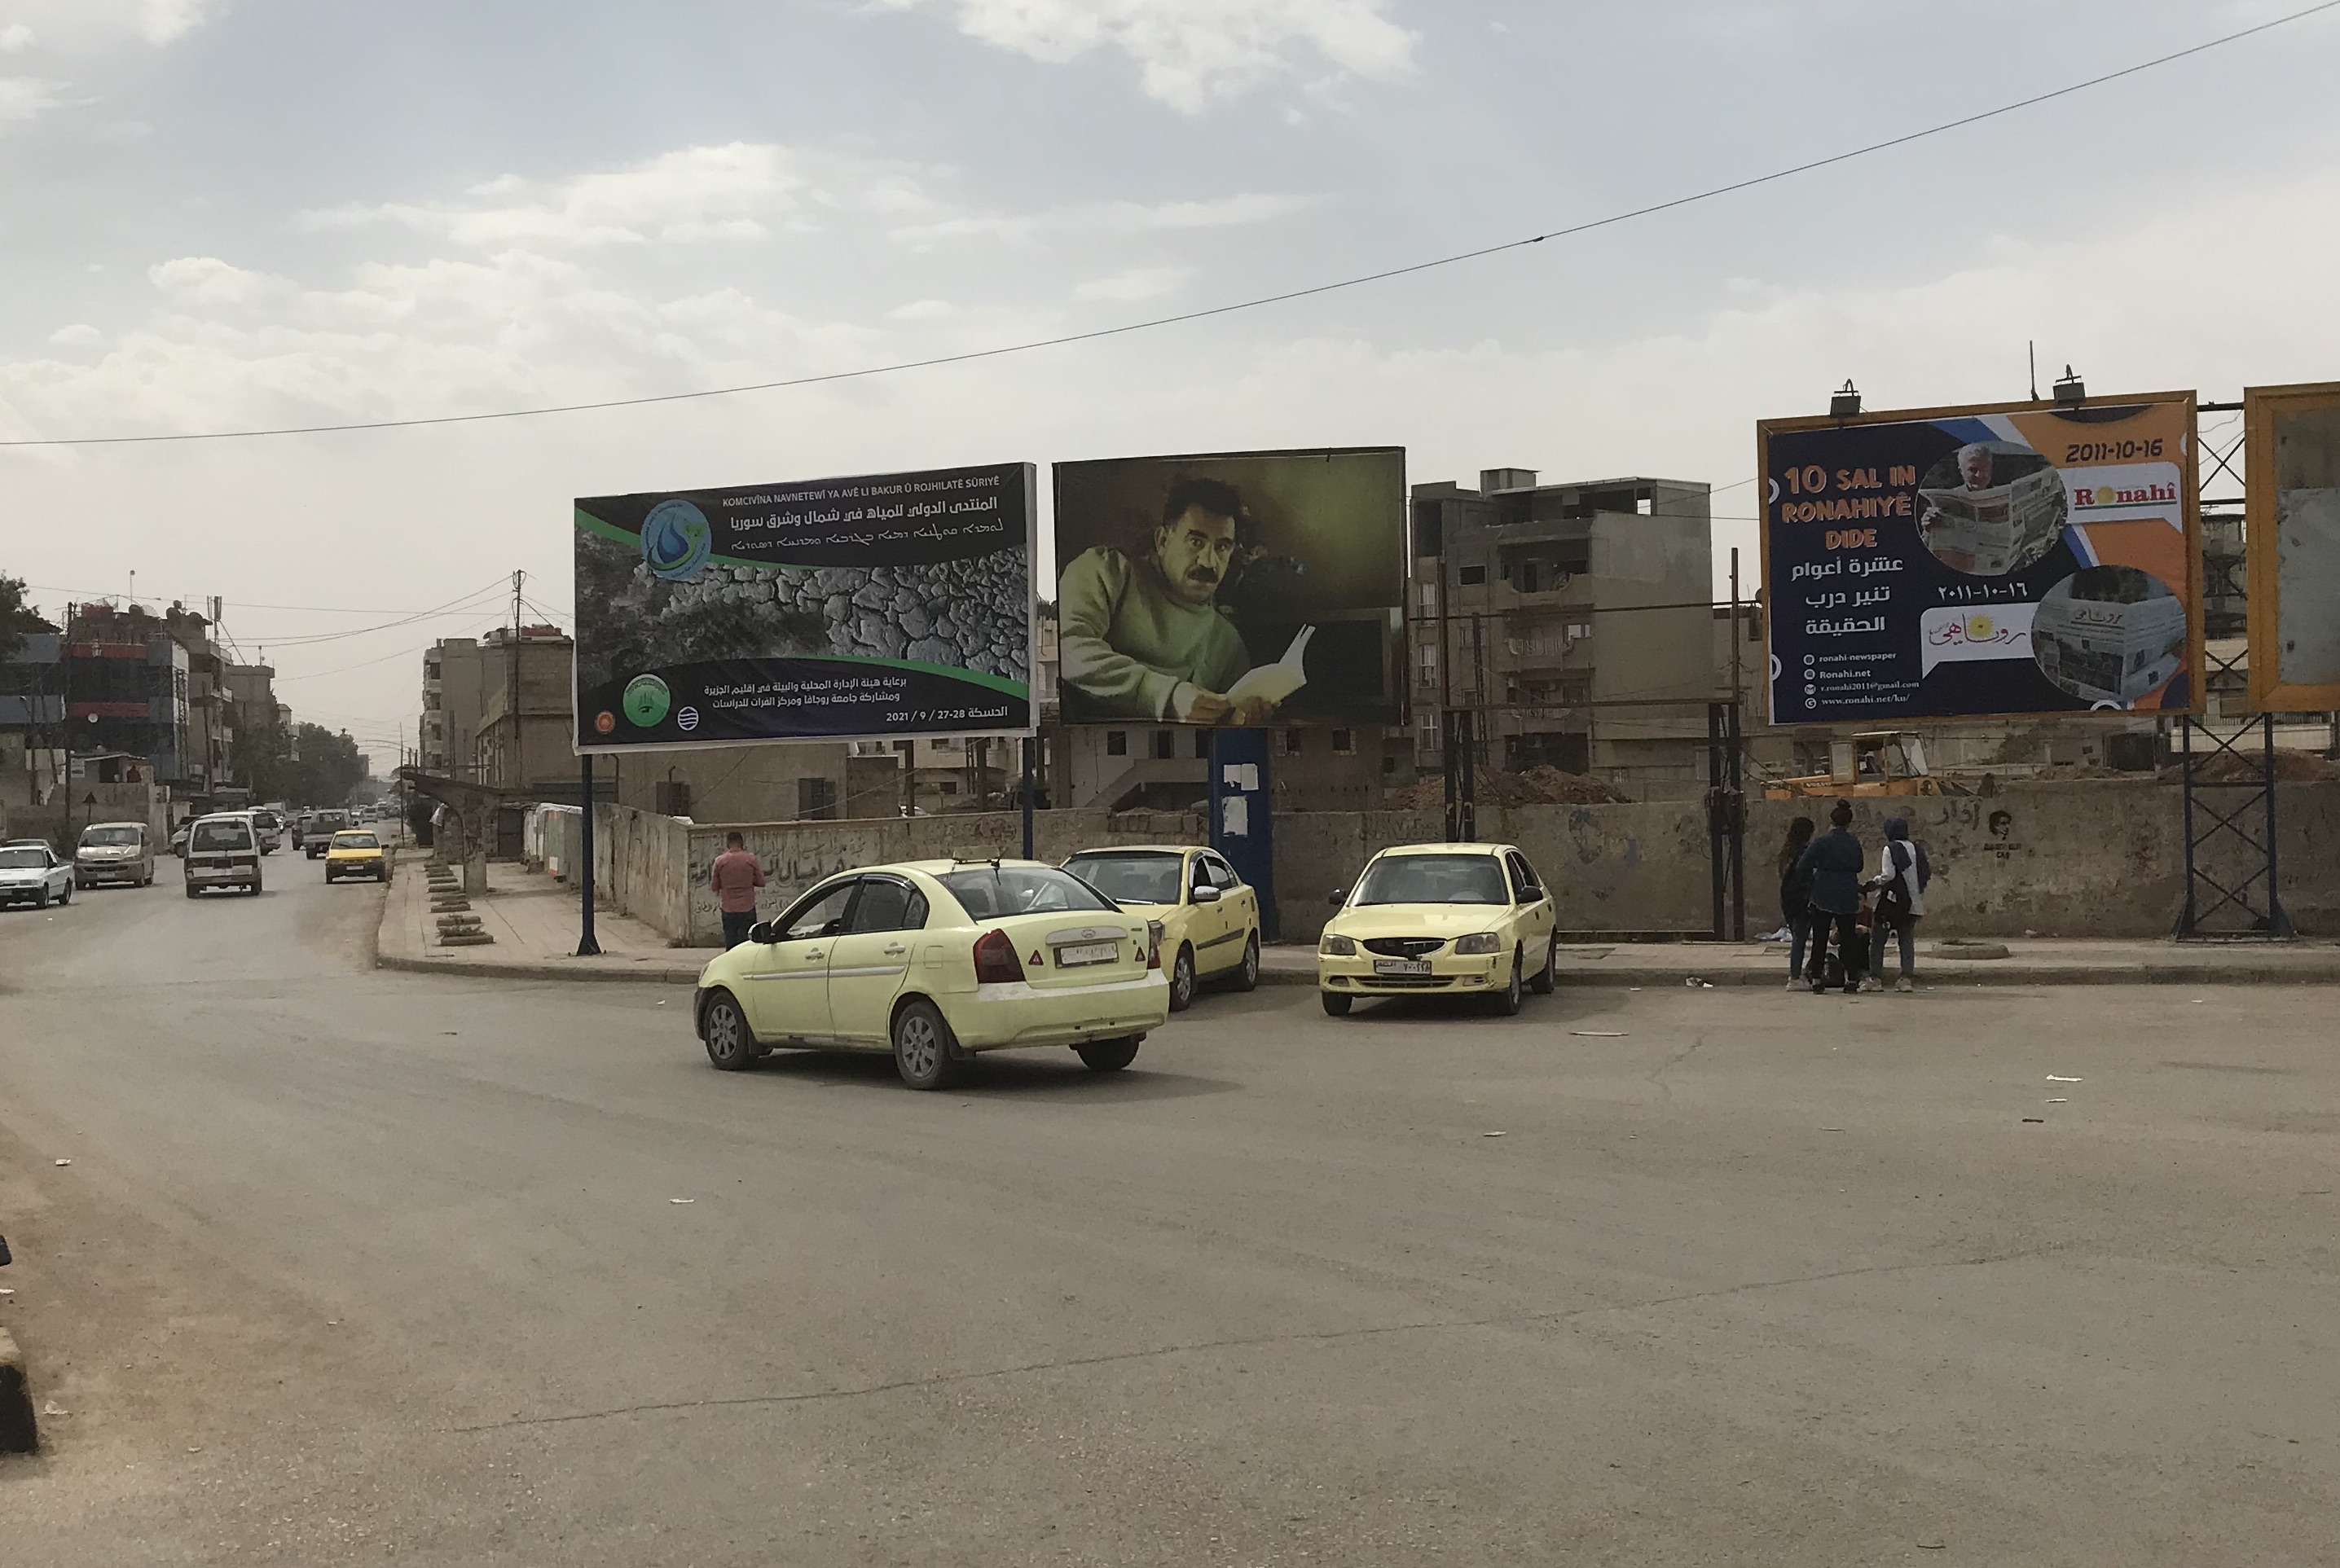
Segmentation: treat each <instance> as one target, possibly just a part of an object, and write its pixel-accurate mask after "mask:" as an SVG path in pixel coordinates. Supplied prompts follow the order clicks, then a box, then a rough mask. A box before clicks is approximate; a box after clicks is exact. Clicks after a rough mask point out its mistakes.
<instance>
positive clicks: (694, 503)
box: [575, 463, 1036, 752]
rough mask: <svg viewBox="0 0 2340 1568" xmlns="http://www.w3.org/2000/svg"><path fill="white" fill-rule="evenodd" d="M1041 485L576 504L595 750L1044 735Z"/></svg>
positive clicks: (583, 723)
mask: <svg viewBox="0 0 2340 1568" xmlns="http://www.w3.org/2000/svg"><path fill="white" fill-rule="evenodd" d="M1035 480H1036V471H1035V469H1034V468H1033V467H1032V465H1030V464H1028V463H1006V464H1000V465H996V466H994V467H989V468H940V469H930V470H927V471H924V472H919V473H902V474H873V475H865V476H860V477H856V478H837V479H815V480H811V481H808V482H805V483H797V484H783V485H759V486H752V487H749V488H740V489H723V490H682V491H652V492H649V493H647V494H642V495H632V496H596V497H588V498H584V499H581V500H580V501H578V502H577V503H576V536H577V540H576V543H577V672H576V677H575V693H576V715H575V720H576V737H577V749H578V750H579V751H580V752H603V751H615V752H622V751H630V750H636V749H641V748H665V747H673V746H702V745H744V744H749V743H752V742H757V741H791V740H853V739H888V738H893V737H897V736H907V735H966V734H980V735H1013V734H1018V733H1024V734H1028V733H1030V732H1031V730H1032V728H1033V710H1032V687H1031V679H1032V659H1033V641H1032V545H1033V537H1034V528H1035V500H1036V483H1035Z"/></svg>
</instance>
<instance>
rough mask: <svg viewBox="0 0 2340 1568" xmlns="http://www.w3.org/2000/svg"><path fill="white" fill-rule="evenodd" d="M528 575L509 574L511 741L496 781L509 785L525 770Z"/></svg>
mask: <svg viewBox="0 0 2340 1568" xmlns="http://www.w3.org/2000/svg"><path fill="white" fill-rule="evenodd" d="M527 576H528V574H527V573H526V572H514V573H513V574H512V618H511V647H510V648H508V649H506V650H505V653H506V655H507V656H506V658H505V660H504V666H505V668H506V670H507V671H508V672H509V675H510V677H511V679H510V690H509V691H508V692H507V693H506V694H505V697H504V714H505V716H506V717H508V718H510V719H511V726H512V745H511V759H510V761H509V762H508V764H506V766H505V767H504V768H503V769H501V770H499V771H501V772H503V773H505V774H507V777H506V778H504V779H503V780H501V781H499V782H501V783H503V784H506V785H507V786H508V787H514V786H517V785H518V784H520V783H521V777H522V775H523V774H525V772H526V770H525V769H524V768H522V767H521V760H522V759H521V735H523V734H524V733H525V732H523V731H522V730H521V723H520V585H521V579H522V578H524V577H527Z"/></svg>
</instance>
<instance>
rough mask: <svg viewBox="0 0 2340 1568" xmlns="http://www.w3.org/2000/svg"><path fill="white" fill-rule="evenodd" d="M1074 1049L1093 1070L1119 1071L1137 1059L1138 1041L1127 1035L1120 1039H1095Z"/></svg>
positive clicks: (1085, 1065) (1088, 1067)
mask: <svg viewBox="0 0 2340 1568" xmlns="http://www.w3.org/2000/svg"><path fill="white" fill-rule="evenodd" d="M1073 1050H1075V1051H1076V1052H1077V1053H1079V1056H1080V1059H1081V1065H1082V1066H1084V1067H1086V1068H1087V1069H1088V1070H1090V1071H1091V1072H1119V1071H1120V1070H1122V1069H1123V1068H1125V1067H1127V1066H1128V1065H1129V1064H1130V1063H1131V1062H1133V1061H1135V1060H1137V1041H1136V1040H1135V1039H1133V1038H1130V1037H1128V1036H1124V1037H1123V1038H1121V1039H1119V1040H1091V1041H1089V1042H1088V1044H1086V1045H1076V1046H1075V1047H1073Z"/></svg>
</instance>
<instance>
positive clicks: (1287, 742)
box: [1276, 730, 1308, 757]
mask: <svg viewBox="0 0 2340 1568" xmlns="http://www.w3.org/2000/svg"><path fill="white" fill-rule="evenodd" d="M1307 733H1308V732H1307V731H1305V730H1285V731H1284V734H1283V735H1281V736H1280V737H1278V740H1277V744H1276V754H1277V755H1279V756H1287V757H1296V756H1298V755H1299V754H1300V737H1301V736H1302V735H1305V734H1307Z"/></svg>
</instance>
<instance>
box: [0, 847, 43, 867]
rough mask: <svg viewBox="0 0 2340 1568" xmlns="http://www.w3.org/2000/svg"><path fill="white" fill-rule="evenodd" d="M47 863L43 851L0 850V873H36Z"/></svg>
mask: <svg viewBox="0 0 2340 1568" xmlns="http://www.w3.org/2000/svg"><path fill="white" fill-rule="evenodd" d="M48 863H49V857H48V853H47V852H46V851H45V850H37V849H0V871H38V870H40V869H41V868H42V867H43V866H45V865H47V864H48Z"/></svg>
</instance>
